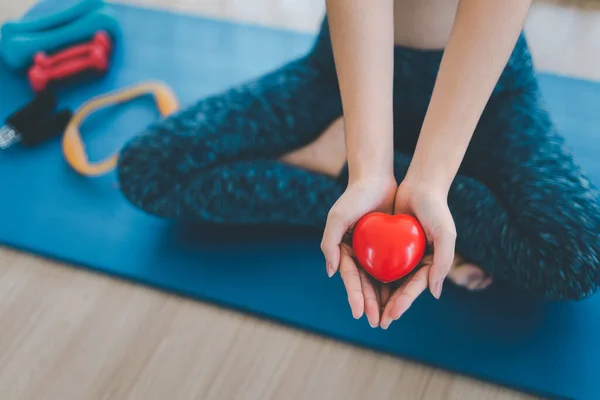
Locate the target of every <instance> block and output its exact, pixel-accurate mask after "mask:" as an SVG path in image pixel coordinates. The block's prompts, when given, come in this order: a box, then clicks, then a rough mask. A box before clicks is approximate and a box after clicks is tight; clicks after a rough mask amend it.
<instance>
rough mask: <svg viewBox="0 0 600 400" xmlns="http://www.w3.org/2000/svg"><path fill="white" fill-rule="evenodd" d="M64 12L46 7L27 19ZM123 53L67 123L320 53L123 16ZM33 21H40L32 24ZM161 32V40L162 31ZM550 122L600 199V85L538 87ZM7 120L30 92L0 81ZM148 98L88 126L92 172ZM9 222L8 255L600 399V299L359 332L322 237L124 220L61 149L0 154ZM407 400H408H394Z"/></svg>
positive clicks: (300, 45)
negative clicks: (130, 95)
mask: <svg viewBox="0 0 600 400" xmlns="http://www.w3.org/2000/svg"><path fill="white" fill-rule="evenodd" d="M62 4H64V3H62V2H57V1H56V0H47V1H45V2H44V3H41V4H40V6H39V7H38V8H36V9H34V10H33V13H34V14H33V15H36V13H41V12H52V9H53V7H60V6H61V5H62ZM113 10H114V11H115V15H116V17H117V18H118V19H119V20H122V21H127V23H123V25H122V28H123V35H124V36H126V37H127V38H128V40H126V41H122V45H120V46H117V47H116V48H115V53H114V55H113V59H112V67H111V68H110V70H109V72H108V73H107V75H106V76H105V77H104V79H102V80H97V81H94V82H92V83H91V84H90V85H85V86H82V87H80V88H78V89H77V90H73V91H63V92H61V93H60V103H61V104H63V105H65V106H68V107H69V108H71V109H76V108H77V107H79V106H80V105H81V104H83V103H85V102H86V101H87V100H88V99H90V98H92V97H94V96H95V95H98V94H102V93H107V92H109V91H111V90H118V89H119V88H123V87H128V86H130V85H133V84H135V83H137V82H143V81H148V80H155V81H161V82H165V83H166V84H168V85H169V86H170V87H171V88H172V89H173V91H174V92H175V93H177V96H178V98H179V100H180V102H181V107H182V108H183V107H185V106H186V105H188V104H191V103H192V102H194V101H196V100H197V99H198V98H200V97H204V96H210V95H212V94H215V93H218V92H219V91H221V90H224V89H226V88H229V87H231V86H235V85H238V84H240V83H242V82H245V81H248V80H251V79H254V78H255V77H258V76H260V75H262V74H264V73H266V72H268V71H271V70H272V69H273V68H276V67H277V66H279V65H282V64H283V63H285V62H287V61H288V60H290V59H293V58H295V57H300V56H301V55H302V54H305V52H306V51H308V49H310V47H311V46H312V43H313V40H314V39H313V36H311V35H306V34H299V33H294V32H288V31H282V30H276V29H271V28H269V29H266V28H262V27H259V26H253V25H249V24H235V23H229V22H222V21H215V20H210V19H202V18H197V17H193V16H186V15H181V14H170V13H165V12H159V11H152V10H143V9H137V8H130V7H125V6H114V8H113ZM37 15H40V14H37ZM157 27H160V29H157ZM539 79H540V85H541V88H542V91H543V93H544V99H545V106H546V107H547V108H548V109H549V111H550V113H551V115H552V116H553V119H554V120H555V122H556V124H557V128H558V129H559V130H560V131H561V132H563V133H564V134H565V135H566V145H567V146H569V148H571V149H572V150H573V151H574V152H575V153H576V154H577V156H578V161H579V163H580V164H581V165H582V166H583V168H585V170H586V171H587V172H588V174H589V176H590V177H591V179H592V180H593V182H594V183H595V184H596V185H600V163H599V162H598V154H599V152H600V129H599V127H600V116H599V115H598V104H600V84H598V83H592V82H586V81H582V80H575V79H566V78H561V77H557V76H552V75H546V74H540V76H539ZM0 87H2V92H3V96H2V97H1V98H0V118H3V117H4V116H5V115H8V114H9V113H10V112H11V110H12V109H14V107H15V105H16V104H19V103H25V102H26V101H28V99H29V98H30V96H31V90H30V88H29V86H28V84H27V82H24V81H23V80H22V79H18V78H17V77H15V76H14V74H12V73H11V71H9V70H8V69H7V68H2V67H0ZM156 114H157V112H156V108H155V104H154V102H153V100H152V99H149V98H148V97H145V96H144V97H141V98H138V99H136V100H134V101H131V102H129V103H127V104H123V105H122V106H120V107H111V108H109V109H107V110H103V111H101V112H98V113H95V114H93V115H91V116H90V117H89V118H88V119H86V121H85V125H84V130H85V138H86V145H87V151H88V156H89V158H90V160H92V161H93V160H99V159H102V158H103V157H104V156H105V155H106V154H111V153H112V152H113V151H116V150H118V149H119V148H120V147H121V146H122V145H123V143H124V141H125V140H127V139H128V138H130V137H131V136H133V135H135V134H137V133H138V132H140V131H141V130H142V129H144V128H145V126H146V125H147V124H149V123H152V122H153V121H155V120H156V117H157V116H156ZM0 171H10V173H3V174H0V184H1V186H2V187H3V188H8V189H9V190H5V191H3V193H2V196H0V209H2V210H7V211H6V212H5V213H3V215H2V220H1V222H0V243H2V244H4V245H7V246H11V247H14V248H17V249H21V250H24V251H28V252H32V253H35V254H39V255H43V256H46V257H50V258H54V259H58V260H61V261H64V262H67V263H70V264H73V265H77V266H81V267H85V268H89V269H91V270H94V271H99V272H102V273H105V274H109V275H113V276H117V277H121V278H123V279H128V280H132V281H135V282H140V283H142V284H145V285H149V286H152V287H154V288H158V289H161V290H165V291H169V292H174V293H177V294H179V295H183V296H189V297H191V298H195V299H199V300H203V301H208V302H211V303H216V304H219V305H221V306H225V307H231V308H234V309H236V310H241V311H243V312H247V313H250V314H252V315H256V316H260V317H262V318H268V319H271V320H274V321H277V322H279V323H283V324H288V325H291V326H293V327H296V328H298V329H303V330H307V331H310V332H315V333H318V334H321V335H325V336H327V337H330V338H335V339H336V340H340V341H344V342H348V343H352V344H354V345H358V346H362V347H366V348H369V349H373V350H376V351H379V352H384V353H387V354H390V355H393V356H398V357H402V358H404V359H410V360H416V361H418V362H420V363H423V364H426V365H431V366H435V367H439V368H443V369H447V370H450V371H453V372H457V373H460V374H463V375H469V376H472V377H475V378H478V379H483V380H485V381H491V382H494V383H496V384H499V385H504V386H508V387H511V388H515V389H518V390H522V391H526V392H530V393H532V394H534V395H537V396H538V397H544V398H571V399H578V400H597V399H599V398H600V381H599V380H598V370H600V341H599V340H598V337H600V318H598V316H599V315H600V296H594V297H592V298H590V299H589V300H586V301H583V302H578V303H552V302H542V301H535V300H532V299H530V298H528V297H527V296H526V295H525V294H523V293H520V292H514V291H511V290H509V289H507V288H505V287H503V286H502V284H501V283H498V282H495V283H494V284H493V285H492V287H491V288H490V289H489V290H486V291H485V292H482V293H466V292H464V291H462V290H458V289H456V288H454V287H453V286H452V285H451V284H449V283H447V284H446V285H445V286H444V293H443V294H442V297H441V299H440V300H435V299H434V298H433V297H432V296H431V295H429V294H427V293H426V294H423V295H422V296H420V297H419V298H418V299H417V301H416V302H415V303H414V304H413V306H412V307H411V308H410V309H409V310H408V311H407V312H406V314H405V315H404V316H403V317H402V318H401V319H400V320H398V321H396V322H394V323H393V324H392V325H391V326H390V328H389V329H388V330H387V331H383V330H381V329H372V328H371V327H369V325H368V323H367V322H366V321H365V320H364V319H362V320H358V321H356V320H354V319H353V318H352V315H351V312H350V310H349V307H348V302H347V296H346V293H345V291H344V288H343V285H342V282H341V280H340V279H339V277H336V278H332V279H328V278H327V275H326V272H325V261H324V259H323V255H322V253H321V251H320V249H319V244H320V239H321V235H320V234H321V232H319V231H316V232H315V231H306V230H292V231H290V230H288V229H286V228H285V227H262V228H254V227H239V226H238V227H218V226H193V225H189V224H183V225H178V224H172V223H169V222H168V221H162V220H159V219H155V218H151V217H149V216H147V215H145V214H143V213H141V212H139V211H138V210H136V209H135V208H133V207H131V206H130V205H129V204H128V203H127V201H126V200H124V199H123V197H122V195H121V194H120V192H119V191H118V190H117V189H116V188H115V187H114V185H115V183H116V177H115V174H114V172H112V173H109V174H106V175H103V176H99V177H97V178H95V179H88V178H85V177H82V176H81V175H80V174H79V173H77V172H75V171H73V169H72V168H71V167H70V166H68V165H67V164H66V163H65V161H64V158H63V155H62V152H61V143H60V141H49V142H46V143H45V144H44V145H43V146H38V147H36V148H34V149H31V150H28V151H25V150H22V149H21V148H20V146H19V147H15V148H14V149H11V151H10V152H3V153H1V154H0ZM398 396H399V397H402V394H401V393H399V394H398Z"/></svg>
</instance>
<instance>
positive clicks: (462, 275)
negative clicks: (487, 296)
mask: <svg viewBox="0 0 600 400" xmlns="http://www.w3.org/2000/svg"><path fill="white" fill-rule="evenodd" d="M448 279H450V280H451V281H452V282H453V283H454V284H455V285H458V286H461V287H464V288H465V289H468V290H473V291H479V290H483V289H485V288H487V287H488V286H489V285H490V284H491V283H492V278H491V277H490V276H487V275H486V273H485V272H484V271H483V270H482V269H481V268H479V267H478V266H477V265H475V264H470V263H467V262H465V260H464V259H463V258H462V257H461V256H459V255H458V254H457V255H455V256H454V263H453V264H452V268H450V272H449V273H448Z"/></svg>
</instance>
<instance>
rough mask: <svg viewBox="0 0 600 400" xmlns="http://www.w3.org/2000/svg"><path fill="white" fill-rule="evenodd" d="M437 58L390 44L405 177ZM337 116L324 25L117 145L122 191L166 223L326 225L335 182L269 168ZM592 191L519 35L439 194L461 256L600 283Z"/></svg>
mask: <svg viewBox="0 0 600 400" xmlns="http://www.w3.org/2000/svg"><path fill="white" fill-rule="evenodd" d="M441 57H442V52H441V51H421V50H414V49H407V48H401V47H397V48H396V49H395V77H394V114H395V115H394V126H395V144H394V145H395V150H396V153H395V174H396V177H397V179H398V180H399V181H400V180H402V178H403V177H404V175H405V173H406V170H407V168H408V165H409V162H410V160H411V155H412V154H413V151H414V148H415V144H416V141H417V138H418V134H419V130H420V127H421V124H422V122H423V119H424V116H425V112H426V109H427V105H428V102H429V99H430V96H431V92H432V89H433V84H434V81H435V77H436V73H437V70H438V67H439V63H440V60H441ZM341 115H342V107H341V101H340V93H339V88H338V82H337V79H336V74H335V66H334V62H333V55H332V51H331V43H330V41H329V32H328V27H327V21H326V20H324V22H323V25H322V29H321V32H320V34H319V36H318V38H317V40H316V41H315V44H314V46H313V48H312V49H311V50H310V52H309V53H308V54H306V55H305V56H303V57H301V58H299V59H296V60H293V61H291V62H289V63H287V64H286V65H283V66H281V67H280V68H278V69H277V70H274V71H272V72H271V73H269V74H266V75H264V76H262V77H260V78H258V79H256V80H254V81H252V82H247V83H245V84H243V85H241V86H239V87H234V88H230V89H228V90H226V91H224V92H223V93H220V94H217V95H214V96H211V97H208V98H204V99H201V100H199V101H198V102H197V103H195V104H194V105H192V106H191V107H189V108H188V109H185V110H182V111H181V112H178V113H177V114H175V115H172V116H171V117H169V118H167V119H165V120H164V121H160V122H158V123H155V124H153V125H152V126H150V127H148V129H147V130H146V131H145V132H143V133H142V134H140V135H138V136H136V137H135V138H133V139H132V140H131V141H130V142H129V143H128V144H127V145H126V146H125V147H124V149H123V150H122V153H121V157H120V162H119V166H118V175H119V180H120V187H121V190H122V192H123V194H124V196H125V197H126V198H127V199H128V200H129V201H130V202H131V203H132V204H134V205H135V206H137V207H139V208H140V209H142V210H144V211H145V212H147V213H149V214H152V215H155V216H159V217H162V218H167V219H171V220H176V221H199V222H211V223H223V224H286V225H293V226H312V227H319V228H320V227H323V226H324V224H325V221H326V217H327V213H328V211H329V209H330V207H331V206H332V205H333V203H334V202H335V201H336V200H337V198H338V197H339V196H340V195H341V194H342V192H343V191H344V189H345V185H346V179H347V177H346V173H345V172H344V173H342V175H341V176H339V177H338V179H333V178H331V177H327V176H324V175H320V174H317V173H313V172H309V171H306V170H303V169H300V168H297V167H294V166H291V165H286V164H283V163H281V162H279V161H277V158H279V157H280V156H281V155H283V154H285V153H287V152H289V151H291V150H294V149H297V148H299V147H301V146H303V145H305V144H307V143H310V142H311V141H313V140H314V139H315V138H317V137H318V136H319V135H320V134H321V133H322V132H323V131H324V130H325V129H326V128H327V127H328V125H330V124H331V123H332V122H333V121H334V120H335V119H337V118H339V117H340V116H341ZM599 199H600V197H599V193H598V191H597V189H596V188H595V187H594V186H593V184H592V183H591V182H590V181H589V180H588V178H587V177H586V176H585V174H584V172H583V171H582V170H581V168H580V167H579V166H578V164H577V163H576V161H575V160H574V158H573V156H572V155H571V154H570V153H568V152H567V151H566V150H565V148H564V147H563V138H562V137H561V136H560V134H559V133H558V132H557V131H556V128H555V126H554V125H553V123H552V121H551V118H550V116H549V115H548V113H547V112H546V111H545V109H544V105H543V103H542V99H541V97H540V92H539V88H538V84H537V80H536V77H535V72H534V69H533V66H532V63H531V56H530V53H529V50H528V47H527V43H526V41H525V38H524V37H521V38H520V39H519V41H518V43H517V45H516V47H515V49H514V51H513V54H512V56H511V58H510V61H509V62H508V64H507V66H506V68H505V70H504V72H503V74H502V76H501V78H500V80H499V82H498V85H497V87H496V89H495V90H494V93H493V95H492V97H491V99H490V101H489V103H488V105H487V107H486V109H485V111H484V113H483V116H482V118H481V120H480V122H479V124H478V126H477V129H476V132H475V134H474V136H473V140H472V142H471V145H470V147H469V149H468V151H467V154H466V156H465V158H464V162H463V164H462V166H461V169H460V171H459V174H458V176H457V177H456V179H455V181H454V184H453V185H452V188H451V190H450V193H449V198H448V203H449V206H450V210H451V211H452V214H453V216H454V219H455V223H456V228H457V232H458V239H457V252H458V253H460V254H461V255H462V256H464V257H465V258H466V259H467V260H469V261H471V262H473V263H475V264H477V265H479V266H481V267H482V268H483V269H484V270H485V271H486V272H488V273H489V274H491V275H492V276H493V277H494V279H496V280H502V281H505V282H507V283H509V284H510V285H512V286H514V287H516V288H519V289H522V290H525V291H527V292H529V293H531V294H532V295H534V296H539V297H545V298H551V299H558V300H569V299H582V298H585V297H587V296H589V295H591V294H592V293H594V292H595V291H596V290H597V288H598V285H599V284H600V240H599V239H600V237H599V236H600V201H599Z"/></svg>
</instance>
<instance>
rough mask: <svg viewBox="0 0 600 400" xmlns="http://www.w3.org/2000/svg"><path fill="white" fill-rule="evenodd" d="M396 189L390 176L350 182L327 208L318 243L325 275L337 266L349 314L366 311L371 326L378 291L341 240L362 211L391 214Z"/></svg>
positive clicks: (376, 318)
mask: <svg viewBox="0 0 600 400" xmlns="http://www.w3.org/2000/svg"><path fill="white" fill-rule="evenodd" d="M397 188H398V186H397V183H396V180H395V178H394V177H393V176H392V175H390V176H376V177H369V178H365V179H361V180H358V181H351V182H350V184H349V185H348V187H347V188H346V191H345V192H344V193H343V194H342V196H340V198H339V199H338V201H337V202H336V203H335V204H334V205H333V207H332V208H331V210H330V211H329V215H328V217H327V224H326V226H325V231H324V233H323V240H322V242H321V250H322V251H323V254H324V255H325V262H326V266H327V274H328V275H329V276H330V277H331V276H333V275H334V274H335V272H336V271H337V270H338V268H339V270H340V275H341V276H342V280H343V281H344V286H345V287H346V291H347V293H348V302H349V303H350V309H351V310H352V315H353V316H354V318H357V319H358V318H360V317H361V316H362V315H363V313H364V314H366V315H367V319H368V320H369V324H370V325H371V326H372V327H376V326H379V313H380V310H381V306H380V304H381V303H380V301H379V294H378V291H377V290H376V288H375V287H374V286H373V283H372V281H371V279H370V278H369V277H368V276H367V274H366V272H365V271H364V270H363V269H362V268H359V267H358V266H357V264H356V262H355V261H354V254H353V252H352V247H351V245H350V243H348V242H346V243H344V242H343V240H344V237H345V236H346V235H347V234H348V233H349V232H350V231H351V230H352V228H353V227H354V225H355V224H356V223H357V222H358V220H359V219H360V218H361V217H363V216H364V215H365V214H368V213H370V212H373V211H381V212H386V213H389V214H391V213H392V211H393V208H394V196H395V194H396V190H397Z"/></svg>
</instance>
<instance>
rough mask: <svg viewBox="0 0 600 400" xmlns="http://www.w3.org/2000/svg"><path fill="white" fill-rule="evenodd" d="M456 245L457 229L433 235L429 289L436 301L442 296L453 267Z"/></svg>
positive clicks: (442, 229) (444, 229)
mask: <svg viewBox="0 0 600 400" xmlns="http://www.w3.org/2000/svg"><path fill="white" fill-rule="evenodd" d="M455 244H456V231H455V229H450V228H448V227H444V228H440V229H438V230H437V231H436V232H435V233H434V235H433V264H432V266H431V270H430V271H429V288H430V291H431V294H432V295H433V296H434V297H435V298H436V299H439V298H440V296H441V295H442V286H443V284H444V279H446V276H447V275H448V273H449V272H450V268H451V267H452V263H453V261H454V247H455Z"/></svg>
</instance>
